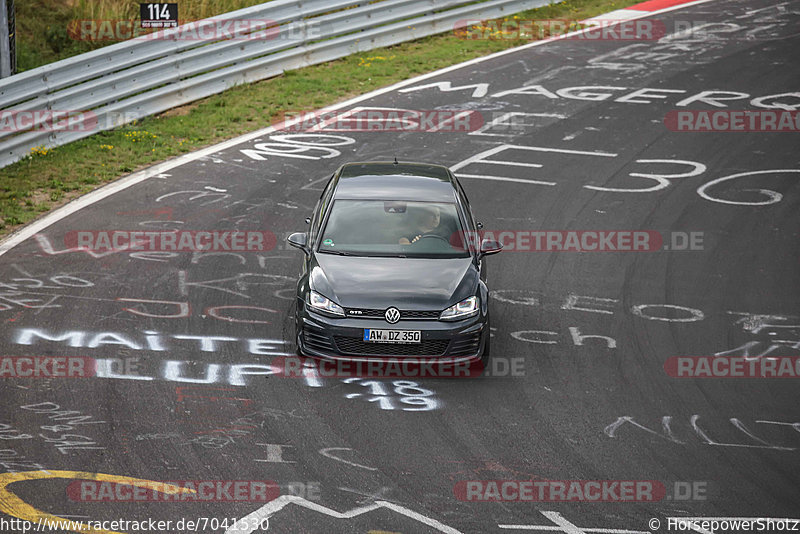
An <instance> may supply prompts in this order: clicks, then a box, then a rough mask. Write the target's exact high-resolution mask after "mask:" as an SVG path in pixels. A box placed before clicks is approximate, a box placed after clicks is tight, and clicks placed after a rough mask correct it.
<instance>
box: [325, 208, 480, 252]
mask: <svg viewBox="0 0 800 534" xmlns="http://www.w3.org/2000/svg"><path fill="white" fill-rule="evenodd" d="M462 235H463V232H462V226H461V220H460V219H459V217H458V211H457V210H456V205H455V204H454V203H448V202H406V201H388V200H336V201H335V202H334V203H333V206H331V214H330V216H329V217H328V222H327V223H326V224H325V230H324V231H323V233H322V238H321V240H320V245H319V248H318V250H319V251H320V252H325V253H328V254H341V255H353V256H395V257H406V258H466V257H469V252H468V251H467V250H466V248H465V247H464V246H463V244H462V240H460V239H458V236H462Z"/></svg>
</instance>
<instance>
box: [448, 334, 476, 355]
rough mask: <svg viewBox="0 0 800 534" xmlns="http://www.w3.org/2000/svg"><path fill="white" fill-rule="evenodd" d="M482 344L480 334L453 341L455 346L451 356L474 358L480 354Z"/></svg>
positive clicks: (451, 350)
mask: <svg viewBox="0 0 800 534" xmlns="http://www.w3.org/2000/svg"><path fill="white" fill-rule="evenodd" d="M480 344H481V334H480V332H478V333H477V334H472V335H469V336H463V337H459V338H456V339H454V340H453V346H452V348H451V349H450V356H472V355H473V354H475V353H477V352H478V347H480Z"/></svg>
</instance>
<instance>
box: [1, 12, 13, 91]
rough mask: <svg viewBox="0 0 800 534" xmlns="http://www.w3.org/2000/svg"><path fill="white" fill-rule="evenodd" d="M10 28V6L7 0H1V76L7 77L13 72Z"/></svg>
mask: <svg viewBox="0 0 800 534" xmlns="http://www.w3.org/2000/svg"><path fill="white" fill-rule="evenodd" d="M11 1H12V2H13V0H11ZM11 5H13V4H11ZM8 30H9V27H8V6H7V5H6V0H0V78H7V77H9V76H11V75H12V74H13V72H12V70H11V69H12V65H13V62H12V61H11V41H10V40H9V31H8Z"/></svg>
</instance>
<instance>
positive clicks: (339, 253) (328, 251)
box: [320, 250, 355, 256]
mask: <svg viewBox="0 0 800 534" xmlns="http://www.w3.org/2000/svg"><path fill="white" fill-rule="evenodd" d="M320 252H322V253H323V254H336V255H337V256H355V254H353V253H351V252H345V251H344V250H320Z"/></svg>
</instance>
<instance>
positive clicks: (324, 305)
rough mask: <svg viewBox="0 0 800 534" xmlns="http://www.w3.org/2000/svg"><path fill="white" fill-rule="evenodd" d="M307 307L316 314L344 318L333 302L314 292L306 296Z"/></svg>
mask: <svg viewBox="0 0 800 534" xmlns="http://www.w3.org/2000/svg"><path fill="white" fill-rule="evenodd" d="M308 305H309V307H310V308H311V309H312V310H314V311H317V312H320V313H323V314H328V315H335V316H337V317H344V310H343V309H342V307H341V306H339V305H338V304H336V303H335V302H333V301H332V300H331V299H328V298H325V297H323V296H322V295H320V294H319V293H317V292H316V291H313V290H312V291H311V292H310V293H309V294H308Z"/></svg>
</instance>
